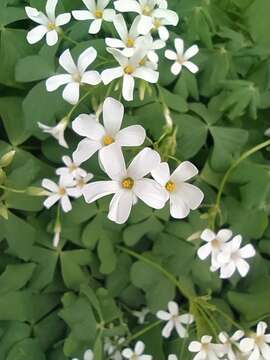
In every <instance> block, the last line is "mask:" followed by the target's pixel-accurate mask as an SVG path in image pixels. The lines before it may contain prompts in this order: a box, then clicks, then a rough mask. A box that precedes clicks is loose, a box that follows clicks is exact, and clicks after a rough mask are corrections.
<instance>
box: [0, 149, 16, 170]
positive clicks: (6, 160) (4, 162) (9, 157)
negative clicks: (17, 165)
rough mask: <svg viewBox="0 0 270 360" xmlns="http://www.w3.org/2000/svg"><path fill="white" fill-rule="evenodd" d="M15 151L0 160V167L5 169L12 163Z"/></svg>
mask: <svg viewBox="0 0 270 360" xmlns="http://www.w3.org/2000/svg"><path fill="white" fill-rule="evenodd" d="M15 152H16V151H15V150H11V151H9V152H8V153H6V154H5V155H3V156H2V157H1V158H0V167H2V168H5V167H7V166H9V165H10V164H11V163H12V160H13V158H14V155H15Z"/></svg>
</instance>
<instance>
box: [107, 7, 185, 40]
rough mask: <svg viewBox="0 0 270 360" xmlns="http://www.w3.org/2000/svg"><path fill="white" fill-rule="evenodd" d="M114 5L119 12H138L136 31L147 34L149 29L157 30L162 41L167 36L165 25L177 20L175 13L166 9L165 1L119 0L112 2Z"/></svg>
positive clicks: (172, 23)
mask: <svg viewBox="0 0 270 360" xmlns="http://www.w3.org/2000/svg"><path fill="white" fill-rule="evenodd" d="M114 6H115V8H116V10H117V11H120V12H135V13H137V14H139V22H138V31H139V33H140V34H142V35H147V34H149V32H150V31H151V30H157V31H158V34H159V36H160V38H161V39H162V40H164V41H166V40H168V38H169V32H168V30H167V28H166V26H167V25H173V26H176V25H177V24H178V21H179V17H178V15H177V13H176V12H175V11H172V10H168V9H167V1H158V0H138V1H136V0H119V1H115V2H114Z"/></svg>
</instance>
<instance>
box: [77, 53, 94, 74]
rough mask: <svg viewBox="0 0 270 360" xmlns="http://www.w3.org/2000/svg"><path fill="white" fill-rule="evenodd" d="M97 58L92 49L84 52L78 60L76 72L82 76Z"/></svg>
mask: <svg viewBox="0 0 270 360" xmlns="http://www.w3.org/2000/svg"><path fill="white" fill-rule="evenodd" d="M96 57H97V51H96V49H94V48H93V47H89V48H88V49H86V50H84V51H83V52H82V53H81V55H80V56H79V59H78V70H79V72H80V74H83V73H84V72H85V70H86V69H87V68H88V66H89V65H91V64H92V63H93V62H94V61H95V59H96Z"/></svg>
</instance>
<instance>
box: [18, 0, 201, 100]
mask: <svg viewBox="0 0 270 360" xmlns="http://www.w3.org/2000/svg"><path fill="white" fill-rule="evenodd" d="M57 2H58V0H48V1H47V3H46V14H44V13H42V12H41V11H38V10H37V9H35V8H32V7H29V6H28V7H26V8H25V10H26V13H27V15H28V17H29V18H30V19H31V20H33V21H34V22H36V23H38V24H39V25H38V26H37V27H35V28H34V29H33V30H31V31H30V32H29V33H28V35H27V40H28V42H29V43H30V44H34V43H36V42H38V41H40V40H41V39H42V38H43V37H44V36H45V35H46V41H47V44H48V45H49V46H52V45H55V44H56V43H57V41H58V37H59V35H60V36H63V37H64V36H65V35H64V32H63V30H62V28H61V26H63V25H65V24H67V23H68V22H69V21H70V20H71V14H69V13H64V14H60V15H58V16H56V15H55V12H56V6H57ZM83 3H84V5H85V7H86V9H84V10H73V11H72V15H73V17H74V19H76V20H78V21H90V23H91V24H90V27H89V34H97V33H98V32H99V31H100V29H101V27H102V23H103V21H108V22H112V23H113V25H114V27H115V30H116V32H117V34H118V36H119V37H118V38H111V37H110V38H109V37H108V38H106V39H105V43H106V45H107V51H108V53H110V54H111V55H112V56H113V57H114V59H115V61H116V62H117V63H118V64H119V66H117V67H114V68H109V69H105V70H103V71H102V73H101V74H99V73H98V72H97V71H91V70H87V68H88V67H89V66H90V65H91V64H92V63H93V62H94V61H95V59H96V57H97V52H96V50H95V49H94V48H93V47H90V48H89V49H86V50H85V51H84V52H83V53H82V54H81V55H80V56H79V58H78V62H77V64H75V62H74V60H73V58H72V55H71V53H70V51H69V49H67V50H65V51H64V53H63V54H62V55H61V56H60V58H59V64H60V66H61V67H62V68H63V69H64V70H65V71H66V73H65V74H61V75H54V76H52V77H51V78H49V79H48V80H47V82H46V88H47V90H48V91H55V90H56V89H58V88H59V87H60V86H62V85H65V88H64V91H63V98H64V99H65V100H66V101H67V102H69V103H71V104H76V103H77V102H78V101H79V93H80V87H81V86H83V85H85V84H87V85H98V84H99V83H100V82H101V81H102V82H103V83H104V84H105V85H108V84H109V83H111V82H112V81H113V80H116V79H122V80H123V81H122V95H123V97H124V99H125V100H127V101H131V100H133V96H134V88H135V79H140V80H144V81H146V82H148V83H151V84H155V83H157V82H158V79H159V72H158V62H159V56H158V54H157V52H156V51H157V50H160V49H162V48H164V47H165V46H166V41H167V40H168V39H169V31H168V29H167V26H176V25H177V24H178V22H179V17H178V15H177V13H176V12H174V11H172V10H169V9H168V4H167V1H166V0H162V1H160V0H138V1H136V0H128V1H127V0H119V1H114V3H113V5H114V7H115V9H110V8H108V5H109V3H110V0H98V1H97V2H96V0H83ZM117 12H118V13H117ZM123 13H128V14H129V15H130V14H136V16H135V18H134V20H133V22H132V24H131V26H130V28H128V25H127V23H126V20H125V18H124V15H123ZM175 48H176V52H174V51H172V50H166V52H165V56H166V58H168V59H170V60H173V61H174V64H173V65H172V68H171V71H172V73H173V74H174V75H178V74H179V73H180V71H181V69H182V66H185V67H186V68H187V69H189V70H190V71H191V72H193V73H196V72H197V71H198V67H197V66H196V65H195V64H193V63H192V62H191V61H190V59H191V57H193V56H194V55H196V54H197V52H198V47H197V46H196V45H194V46H192V47H191V48H189V49H188V50H187V51H186V52H185V51H184V43H183V40H182V39H175Z"/></svg>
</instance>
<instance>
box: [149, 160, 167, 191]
mask: <svg viewBox="0 0 270 360" xmlns="http://www.w3.org/2000/svg"><path fill="white" fill-rule="evenodd" d="M151 175H152V176H153V178H154V179H155V180H156V181H157V182H158V183H159V184H160V185H162V186H165V185H166V184H167V182H168V181H169V180H170V168H169V165H168V164H167V163H165V162H163V163H160V164H159V165H158V166H157V167H156V168H155V169H154V170H152V171H151Z"/></svg>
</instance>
